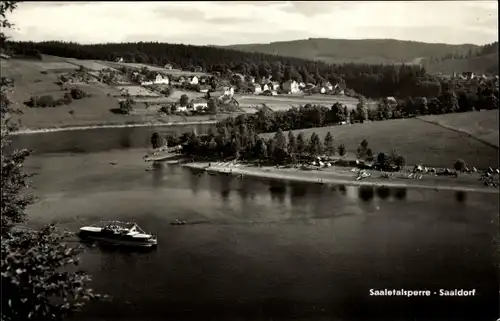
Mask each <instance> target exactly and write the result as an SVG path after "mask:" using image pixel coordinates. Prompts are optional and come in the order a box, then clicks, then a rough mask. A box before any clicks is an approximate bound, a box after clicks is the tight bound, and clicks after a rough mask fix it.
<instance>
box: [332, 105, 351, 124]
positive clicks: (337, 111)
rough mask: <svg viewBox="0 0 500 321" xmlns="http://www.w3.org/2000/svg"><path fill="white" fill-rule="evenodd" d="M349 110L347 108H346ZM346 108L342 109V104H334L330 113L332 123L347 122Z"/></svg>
mask: <svg viewBox="0 0 500 321" xmlns="http://www.w3.org/2000/svg"><path fill="white" fill-rule="evenodd" d="M344 108H347V107H344ZM344 108H343V107H342V104H341V103H338V102H337V103H335V104H333V106H332V108H331V110H330V113H331V119H330V120H331V122H332V123H335V124H337V123H340V122H343V121H345V120H346V116H345V112H344Z"/></svg>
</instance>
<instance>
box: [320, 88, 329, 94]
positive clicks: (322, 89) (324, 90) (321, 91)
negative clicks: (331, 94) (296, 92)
mask: <svg viewBox="0 0 500 321" xmlns="http://www.w3.org/2000/svg"><path fill="white" fill-rule="evenodd" d="M326 91H327V89H326V87H324V86H321V88H320V90H319V92H320V93H322V94H326Z"/></svg>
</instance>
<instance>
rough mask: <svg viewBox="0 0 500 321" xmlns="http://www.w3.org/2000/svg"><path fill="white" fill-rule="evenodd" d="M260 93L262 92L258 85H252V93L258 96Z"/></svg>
mask: <svg viewBox="0 0 500 321" xmlns="http://www.w3.org/2000/svg"><path fill="white" fill-rule="evenodd" d="M261 92H262V86H261V85H259V84H254V85H253V93H254V94H260V93H261Z"/></svg>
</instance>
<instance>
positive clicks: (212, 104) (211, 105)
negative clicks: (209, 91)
mask: <svg viewBox="0 0 500 321" xmlns="http://www.w3.org/2000/svg"><path fill="white" fill-rule="evenodd" d="M208 112H209V113H211V114H214V115H215V114H217V99H215V98H210V99H209V100H208Z"/></svg>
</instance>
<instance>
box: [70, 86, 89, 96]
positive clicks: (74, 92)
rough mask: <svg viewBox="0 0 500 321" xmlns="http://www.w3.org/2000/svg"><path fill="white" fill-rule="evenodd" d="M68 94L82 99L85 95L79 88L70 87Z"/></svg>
mask: <svg viewBox="0 0 500 321" xmlns="http://www.w3.org/2000/svg"><path fill="white" fill-rule="evenodd" d="M70 94H71V97H72V98H73V99H82V98H84V97H85V96H87V94H86V93H85V92H84V91H83V90H81V89H79V88H73V89H71V91H70Z"/></svg>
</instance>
